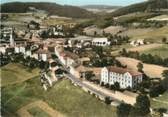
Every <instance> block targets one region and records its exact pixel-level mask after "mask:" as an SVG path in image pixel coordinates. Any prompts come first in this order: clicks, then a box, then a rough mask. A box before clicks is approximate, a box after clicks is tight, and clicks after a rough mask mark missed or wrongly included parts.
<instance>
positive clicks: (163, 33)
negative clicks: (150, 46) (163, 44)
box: [131, 26, 168, 42]
mask: <svg viewBox="0 0 168 117" xmlns="http://www.w3.org/2000/svg"><path fill="white" fill-rule="evenodd" d="M163 37H168V26H164V27H162V28H158V29H154V30H152V31H148V32H146V33H145V34H139V35H135V36H133V37H131V38H132V39H133V40H136V39H146V40H148V41H153V42H160V41H161V40H162V38H163Z"/></svg>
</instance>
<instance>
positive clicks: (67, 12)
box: [1, 2, 95, 18]
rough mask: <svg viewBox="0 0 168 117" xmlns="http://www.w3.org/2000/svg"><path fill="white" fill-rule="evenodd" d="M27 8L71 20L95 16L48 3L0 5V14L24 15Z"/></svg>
mask: <svg viewBox="0 0 168 117" xmlns="http://www.w3.org/2000/svg"><path fill="white" fill-rule="evenodd" d="M29 7H34V8H36V9H39V10H44V11H46V12H48V13H49V14H50V15H59V16H64V17H72V18H92V17H94V16H95V14H93V13H92V12H89V11H87V10H85V9H82V8H79V7H75V6H69V5H59V4H56V3H49V2H11V3H4V4H1V13H26V12H27V11H28V10H29Z"/></svg>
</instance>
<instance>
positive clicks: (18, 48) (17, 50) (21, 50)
mask: <svg viewBox="0 0 168 117" xmlns="http://www.w3.org/2000/svg"><path fill="white" fill-rule="evenodd" d="M15 53H23V54H26V48H25V47H24V46H15Z"/></svg>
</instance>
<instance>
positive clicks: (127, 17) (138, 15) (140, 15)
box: [117, 13, 155, 22]
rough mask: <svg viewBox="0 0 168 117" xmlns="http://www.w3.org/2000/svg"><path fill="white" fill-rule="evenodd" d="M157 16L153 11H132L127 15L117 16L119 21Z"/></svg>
mask: <svg viewBox="0 0 168 117" xmlns="http://www.w3.org/2000/svg"><path fill="white" fill-rule="evenodd" d="M153 16H155V14H153V13H131V14H127V15H122V16H119V17H117V21H119V22H132V21H137V20H142V19H148V18H151V17H153Z"/></svg>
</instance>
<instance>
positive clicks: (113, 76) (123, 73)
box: [100, 67, 142, 88]
mask: <svg viewBox="0 0 168 117" xmlns="http://www.w3.org/2000/svg"><path fill="white" fill-rule="evenodd" d="M100 82H101V83H102V82H103V83H104V84H109V85H113V84H114V83H115V82H118V83H119V84H120V87H121V88H127V87H131V88H133V87H135V86H136V85H137V84H138V83H140V82H142V73H140V72H136V71H130V70H128V69H124V68H119V67H104V68H102V70H101V81H100Z"/></svg>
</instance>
